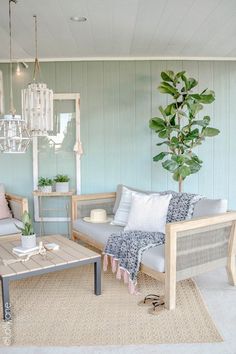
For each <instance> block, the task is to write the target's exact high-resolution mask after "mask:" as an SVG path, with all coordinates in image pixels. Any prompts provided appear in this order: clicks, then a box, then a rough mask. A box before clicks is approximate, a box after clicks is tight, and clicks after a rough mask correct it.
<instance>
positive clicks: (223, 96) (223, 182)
mask: <svg viewBox="0 0 236 354" xmlns="http://www.w3.org/2000/svg"><path fill="white" fill-rule="evenodd" d="M213 65H214V90H215V93H216V97H218V98H217V99H216V100H215V102H214V126H215V127H216V128H218V129H219V130H220V134H219V135H218V136H216V137H214V138H213V139H214V159H215V160H214V197H216V198H226V199H228V185H227V184H228V170H229V156H228V154H229V151H228V148H229V147H228V136H229V92H228V88H229V84H228V83H229V75H228V64H227V63H226V62H214V64H213Z"/></svg>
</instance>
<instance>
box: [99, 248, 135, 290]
mask: <svg viewBox="0 0 236 354" xmlns="http://www.w3.org/2000/svg"><path fill="white" fill-rule="evenodd" d="M109 258H110V263H111V269H112V272H113V273H115V272H116V279H118V280H121V279H122V277H123V280H124V283H125V284H128V289H129V293H130V294H132V295H134V294H135V295H137V294H138V291H137V289H136V285H135V284H134V283H133V282H132V280H131V279H130V277H129V273H128V272H127V271H126V270H125V269H123V268H120V267H119V261H118V260H116V259H114V258H113V257H112V256H108V255H107V254H105V255H104V258H103V270H104V272H106V271H107V268H108V264H109Z"/></svg>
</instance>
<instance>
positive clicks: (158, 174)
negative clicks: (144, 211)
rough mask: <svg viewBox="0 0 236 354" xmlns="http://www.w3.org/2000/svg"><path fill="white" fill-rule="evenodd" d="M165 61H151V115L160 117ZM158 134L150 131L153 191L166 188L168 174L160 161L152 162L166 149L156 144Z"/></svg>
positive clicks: (162, 102) (165, 102)
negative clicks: (160, 88) (161, 83)
mask: <svg viewBox="0 0 236 354" xmlns="http://www.w3.org/2000/svg"><path fill="white" fill-rule="evenodd" d="M166 65H167V63H166V61H151V116H150V118H152V117H162V116H161V113H160V111H159V106H163V107H164V106H166V105H167V95H163V94H161V93H160V92H159V90H158V86H159V85H160V82H161V76H160V75H161V72H162V71H165V70H166ZM162 141H163V139H160V138H159V137H158V135H157V134H156V133H155V132H154V131H151V151H150V154H151V176H152V180H151V190H153V191H164V190H166V189H167V179H168V178H169V176H168V175H167V174H168V172H167V171H166V170H164V168H163V167H162V165H161V163H162V162H154V161H153V157H154V156H156V155H157V154H159V153H160V152H161V151H164V150H166V151H167V147H166V146H165V145H162V146H156V144H157V143H160V142H162Z"/></svg>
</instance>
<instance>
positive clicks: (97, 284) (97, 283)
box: [94, 259, 101, 295]
mask: <svg viewBox="0 0 236 354" xmlns="http://www.w3.org/2000/svg"><path fill="white" fill-rule="evenodd" d="M94 293H95V294H96V295H101V259H99V260H97V261H96V262H95V263H94Z"/></svg>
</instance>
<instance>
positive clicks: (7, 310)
mask: <svg viewBox="0 0 236 354" xmlns="http://www.w3.org/2000/svg"><path fill="white" fill-rule="evenodd" d="M1 282H2V305H3V319H4V320H5V321H9V320H11V306H10V297H9V280H8V279H6V278H1Z"/></svg>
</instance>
